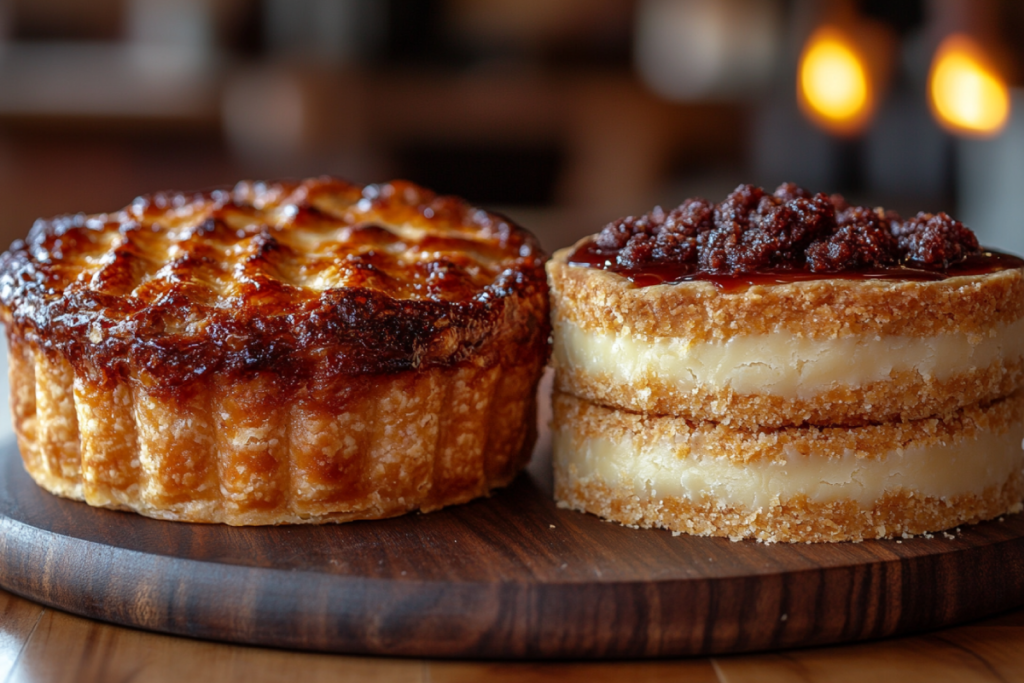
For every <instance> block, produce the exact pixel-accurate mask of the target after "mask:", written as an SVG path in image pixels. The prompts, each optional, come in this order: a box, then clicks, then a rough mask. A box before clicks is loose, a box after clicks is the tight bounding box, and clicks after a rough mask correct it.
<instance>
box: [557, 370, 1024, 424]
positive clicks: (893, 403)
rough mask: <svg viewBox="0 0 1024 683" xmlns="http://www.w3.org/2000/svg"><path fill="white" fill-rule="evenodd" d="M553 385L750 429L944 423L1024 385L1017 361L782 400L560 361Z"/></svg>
mask: <svg viewBox="0 0 1024 683" xmlns="http://www.w3.org/2000/svg"><path fill="white" fill-rule="evenodd" d="M553 363H554V365H555V387H556V389H558V390H559V391H562V392H565V393H569V394H574V395H576V396H579V397H581V398H585V399H587V400H589V401H592V402H594V403H600V404H603V405H607V406H612V407H615V408H621V409H623V410H629V411H634V412H639V413H650V414H654V415H676V416H680V417H685V418H687V419H690V420H695V421H699V420H711V421H715V422H722V423H723V424H728V425H732V426H737V427H743V428H747V429H758V428H777V427H784V426H786V425H801V424H811V425H822V426H832V425H835V426H855V425H863V424H868V423H878V422H889V421H893V420H900V421H907V420H919V419H923V418H927V417H945V416H948V415H951V414H952V413H954V412H955V411H956V410H958V409H960V408H963V407H964V406H969V405H973V404H976V403H978V402H981V401H990V400H994V399H996V398H999V397H1001V396H1007V395H1009V394H1012V393H1013V392H1014V391H1016V390H1017V389H1018V388H1020V387H1021V386H1024V362H1022V361H1021V360H1019V359H1014V360H1009V361H1007V362H996V363H993V364H992V365H990V366H988V367H984V368H974V369H972V370H970V371H968V372H964V373H960V374H957V375H954V376H952V377H948V378H945V379H942V380H938V379H935V378H933V377H923V376H922V375H921V373H919V372H918V371H916V370H909V371H900V372H893V373H892V374H891V375H890V378H889V380H886V381H881V382H872V383H869V384H866V385H864V386H860V387H844V386H839V387H833V388H830V389H828V390H827V391H825V392H823V393H821V394H819V395H817V396H815V397H813V398H810V399H807V398H795V397H794V398H784V397H781V396H773V395H771V394H753V395H751V394H739V393H736V392H735V391H733V390H732V389H731V388H730V387H725V388H722V389H715V388H711V387H708V386H706V385H701V386H699V387H697V388H696V389H695V390H694V391H692V392H680V391H679V390H678V389H677V388H676V387H675V386H674V385H672V384H671V383H669V382H666V381H664V379H663V378H661V377H659V376H658V375H657V374H649V375H645V376H643V377H640V378H637V379H636V381H634V382H631V383H629V384H625V383H622V382H618V381H615V380H614V379H613V378H612V377H609V376H607V374H603V373H602V374H594V373H590V372H587V371H586V370H585V369H584V368H582V367H580V366H577V365H571V364H568V365H567V364H564V363H561V364H560V363H558V360H557V355H556V357H555V358H554V360H553Z"/></svg>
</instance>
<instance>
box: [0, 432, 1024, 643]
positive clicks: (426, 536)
mask: <svg viewBox="0 0 1024 683" xmlns="http://www.w3.org/2000/svg"><path fill="white" fill-rule="evenodd" d="M543 443H544V442H543V441H542V445H541V447H540V448H539V449H538V455H537V456H536V457H535V461H534V463H533V465H532V466H531V468H530V471H529V472H528V473H526V474H524V475H522V476H521V477H520V478H519V479H517V480H516V481H515V482H514V483H513V484H512V486H510V487H509V488H508V489H506V490H503V491H500V492H498V493H496V494H495V495H494V496H493V497H492V498H490V499H488V500H480V501H477V502H474V503H470V504H468V505H464V506H460V507H455V508H451V509H447V510H442V511H440V512H436V513H432V514H429V515H419V514H414V515H408V516H405V517H400V518H396V519H391V520H385V521H379V522H356V523H350V524H345V525H330V526H313V527H272V528H230V527H225V526H204V525H192V524H179V523H173V522H160V521H155V520H151V519H146V518H143V517H139V516H136V515H133V514H129V513H122V512H112V511H108V510H99V509H93V508H90V507H88V506H86V505H84V504H81V503H75V502H71V501H67V500H62V499H60V498H56V497H54V496H51V495H49V494H47V493H45V492H44V491H42V490H41V489H39V488H37V487H36V486H35V485H34V484H33V483H32V481H31V480H30V479H29V477H28V475H27V474H26V473H25V472H24V470H23V468H22V466H21V462H20V458H19V455H18V452H17V448H16V447H15V445H14V444H13V443H7V444H4V445H2V446H0V584H2V586H3V587H4V588H6V589H8V590H10V591H12V592H15V593H18V594H20V595H22V596H25V597H28V598H30V599H33V600H36V601H39V602H42V603H45V604H47V605H51V606H54V607H57V608H60V609H63V610H67V611H69V612H74V613H76V614H81V615H84V616H88V617H93V618H96V619H102V620H105V621H110V622H114V623H118V624H125V625H129V626H136V627H139V628H143V629H150V630H154V631H162V632H166V633H174V634H181V635H187V636H193V637H198V638H207V639H213V640H226V641H235V642H241V643H252V644H260V645H271V646H279V647H288V648H300V649H309V650H326V651H336V652H351V653H378V654H387V655H415V656H432V657H465V658H536V659H547V658H574V659H583V658H639V657H664V656H674V655H689V654H711V653H724V652H740V651H749V650H770V649H777V648H788V647H796V646H805V645H813V644H822V643H838V642H848V641H857V640H863V639H869V638H878V637H882V636H888V635H894V634H900V633H908V632H913V631H919V630H924V629H932V628H938V627H942V626H946V625H949V624H953V623H957V622H961V621H966V620H971V619H975V618H979V617H982V616H985V615H989V614H993V613H996V612H999V611H1002V610H1007V609H1010V608H1012V607H1016V606H1019V605H1022V604H1024V517H1022V516H1021V515H1011V516H1007V517H1006V518H1005V520H1004V521H993V522H989V523H985V524H980V525H977V526H972V527H965V528H963V530H962V533H960V534H959V535H957V536H956V537H955V538H946V537H943V536H942V535H941V534H940V535H936V536H935V537H934V538H931V539H926V538H918V539H908V540H904V541H903V542H901V543H897V542H895V541H884V542H865V543H859V544H852V543H844V544H835V545H763V544H758V543H754V542H741V543H733V542H730V541H728V540H723V539H709V538H693V537H688V536H678V537H673V536H672V535H671V534H670V533H668V532H664V531H649V530H635V529H628V528H624V527H621V526H618V525H615V524H608V523H604V522H602V521H600V520H599V519H597V518H596V517H593V516H590V515H584V514H580V513H577V512H572V511H569V510H560V509H559V508H557V507H556V506H555V504H554V503H553V502H552V500H551V496H550V492H551V481H550V474H549V466H550V463H549V457H550V456H549V453H548V452H547V447H546V446H545V445H543Z"/></svg>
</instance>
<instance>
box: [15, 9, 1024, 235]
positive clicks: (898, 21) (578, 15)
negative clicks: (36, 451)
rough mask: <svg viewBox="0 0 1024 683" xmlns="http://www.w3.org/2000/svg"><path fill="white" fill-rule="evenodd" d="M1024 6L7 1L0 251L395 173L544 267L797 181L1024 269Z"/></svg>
mask: <svg viewBox="0 0 1024 683" xmlns="http://www.w3.org/2000/svg"><path fill="white" fill-rule="evenodd" d="M1021 36H1024V2H1020V1H1019V0H859V1H853V0H850V1H848V2H846V1H834V2H829V1H824V0H822V1H815V0H89V1H88V2H83V1H82V0H0V207H2V210H0V239H2V241H3V243H4V244H5V245H6V244H7V243H9V242H10V241H11V240H13V239H14V238H16V237H19V236H22V235H23V234H24V233H25V232H26V231H27V230H28V228H29V227H30V226H31V224H32V221H33V220H34V219H35V218H37V217H39V216H51V215H55V214H58V213H65V212H77V211H84V212H98V211H107V210H114V209H117V208H119V207H121V206H124V205H125V204H127V203H128V202H130V201H131V199H132V198H133V197H134V196H135V195H138V194H141V193H146V192H151V191H154V190H158V189H171V188H173V189H199V188H206V187H210V186H217V185H225V184H226V185H230V184H233V183H234V182H235V181H236V180H238V179H240V178H243V177H246V178H252V177H259V178H280V177H301V176H307V175H318V174H325V173H326V174H334V175H338V176H341V177H344V178H348V179H351V180H353V181H357V182H360V183H367V182H374V181H380V180H385V179H389V178H393V177H404V178H408V179H410V180H414V181H416V182H419V183H421V184H423V185H426V186H428V187H432V188H434V189H436V190H439V191H441V192H446V193H456V194H460V195H463V196H465V197H467V198H468V199H470V200H472V201H473V202H475V203H478V204H481V205H484V206H486V207H488V208H492V209H495V210H498V211H502V212H504V213H507V214H509V215H510V216H511V217H513V218H514V219H516V220H518V221H519V222H520V223H522V224H523V225H525V226H526V227H528V228H530V229H532V230H533V231H534V232H535V233H537V234H538V236H539V237H540V238H541V241H542V242H543V244H544V245H545V246H546V247H547V248H548V249H554V248H557V247H560V246H564V245H567V244H569V243H571V242H572V241H573V240H575V239H576V238H578V237H580V236H582V235H585V234H588V233H592V232H595V231H596V230H598V229H600V227H601V226H602V225H603V224H604V223H605V222H607V221H608V220H610V219H612V218H615V217H618V216H621V215H625V214H630V213H640V212H645V211H647V210H648V209H649V208H651V207H652V206H653V205H655V204H661V205H663V206H675V205H676V204H678V203H679V202H680V201H682V200H683V199H684V198H686V197H689V196H694V195H701V196H705V197H707V198H708V199H711V200H715V201H717V200H720V199H721V198H722V197H724V195H725V194H726V193H728V192H729V191H730V190H731V189H732V188H733V187H734V186H736V185H737V184H738V183H741V182H754V183H758V184H762V185H766V186H774V185H775V184H777V183H779V182H781V181H784V180H792V181H795V182H798V183H800V184H802V185H805V186H806V187H808V188H810V189H812V190H822V191H828V192H833V191H838V192H842V193H844V194H846V195H847V196H848V197H850V198H851V199H852V200H854V201H857V202H862V203H867V204H871V205H879V204H881V205H885V206H889V207H892V208H895V209H897V210H899V211H901V212H907V213H913V212H916V211H917V210H919V209H926V210H930V211H938V210H946V211H949V212H951V213H952V214H953V215H954V216H956V217H958V218H961V219H962V220H964V221H965V222H966V223H967V224H968V225H969V226H971V227H973V228H975V229H976V230H977V231H978V232H979V234H980V235H981V236H982V240H983V242H984V243H986V244H988V245H990V246H995V247H999V248H1003V249H1006V250H1009V251H1014V252H1017V253H1024V224H1022V223H1024V222H1022V220H1021V211H1020V204H1021V198H1022V197H1024V88H1021V85H1022V83H1024V80H1022V76H1024V39H1022V38H1021Z"/></svg>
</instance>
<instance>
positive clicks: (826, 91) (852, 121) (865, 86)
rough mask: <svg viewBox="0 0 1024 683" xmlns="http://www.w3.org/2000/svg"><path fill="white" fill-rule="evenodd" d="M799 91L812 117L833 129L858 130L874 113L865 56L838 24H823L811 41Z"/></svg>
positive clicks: (803, 61)
mask: <svg viewBox="0 0 1024 683" xmlns="http://www.w3.org/2000/svg"><path fill="white" fill-rule="evenodd" d="M797 91H798V97H799V101H800V104H801V105H802V106H803V108H804V110H805V111H806V112H807V114H808V115H809V116H810V117H811V119H812V120H814V121H815V122H816V123H818V124H819V125H821V126H822V127H824V128H825V129H827V130H829V131H831V132H833V133H838V134H840V135H852V134H854V133H857V132H859V131H860V130H861V129H863V127H864V125H865V124H866V123H867V122H868V119H869V118H870V116H871V108H872V101H873V93H872V88H871V80H870V77H869V75H868V70H867V67H866V65H865V63H864V59H863V58H862V57H861V55H860V52H859V51H858V50H857V48H856V46H855V45H854V44H853V42H852V41H851V40H850V39H849V38H848V37H847V36H846V35H845V34H844V33H842V32H841V31H838V30H837V29H835V28H832V27H828V26H826V27H822V28H819V29H818V30H817V31H815V32H814V34H812V35H811V37H810V39H809V40H808V41H807V45H806V46H805V47H804V51H803V54H802V55H801V56H800V69H799V78H798V86H797Z"/></svg>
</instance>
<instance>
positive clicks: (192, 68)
mask: <svg viewBox="0 0 1024 683" xmlns="http://www.w3.org/2000/svg"><path fill="white" fill-rule="evenodd" d="M220 71H221V70H220V69H219V68H218V66H217V63H216V60H215V59H213V57H212V56H207V55H203V54H201V53H195V52H191V51H186V50H183V49H179V48H174V47H161V46H154V45H133V44H129V43H103V42H95V43H89V42H79V43H73V42H69V43H6V44H0V116H17V117H33V116H34V117H38V116H45V117H60V118H73V117H112V118H153V119H203V120H217V119H218V117H219V106H220V102H219V93H218V87H219V74H220Z"/></svg>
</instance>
